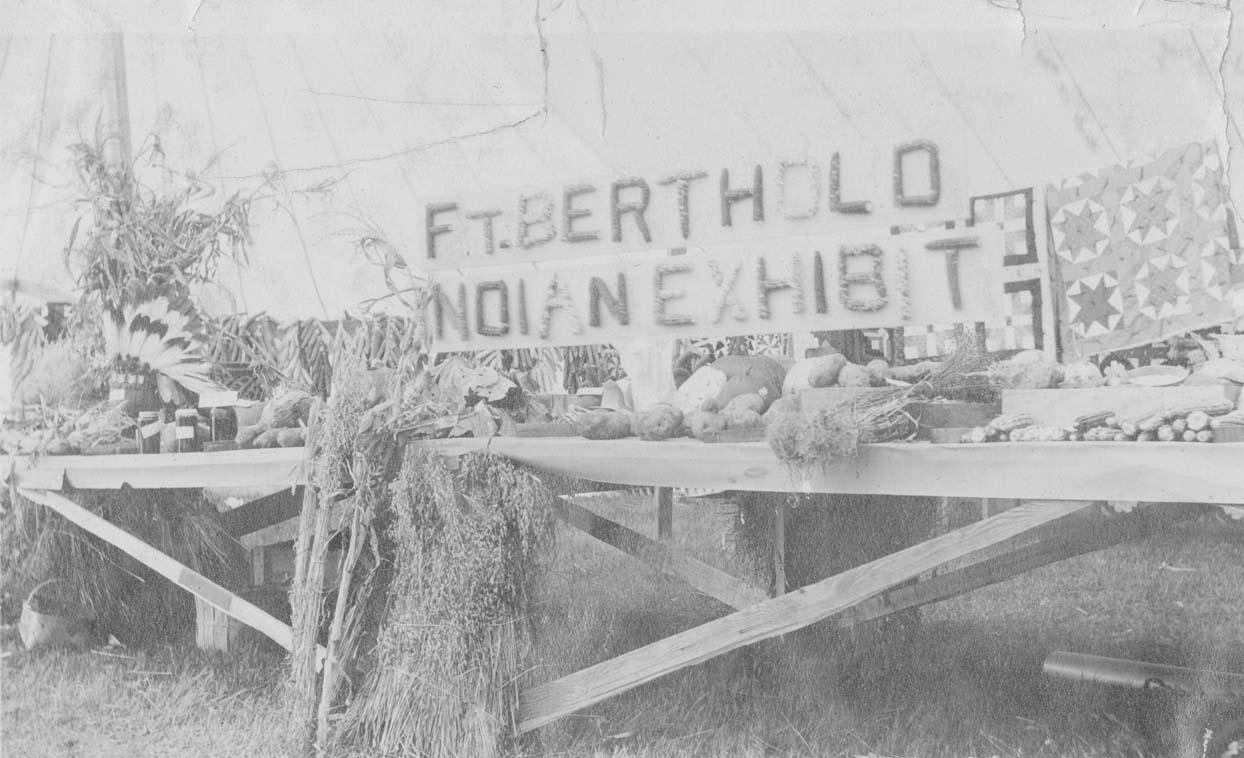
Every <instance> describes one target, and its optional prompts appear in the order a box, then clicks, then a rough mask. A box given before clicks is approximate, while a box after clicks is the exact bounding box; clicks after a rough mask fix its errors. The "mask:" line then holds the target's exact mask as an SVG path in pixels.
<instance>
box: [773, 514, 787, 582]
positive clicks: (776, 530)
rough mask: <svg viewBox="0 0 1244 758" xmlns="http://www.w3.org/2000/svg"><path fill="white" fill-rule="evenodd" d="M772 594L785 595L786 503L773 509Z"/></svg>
mask: <svg viewBox="0 0 1244 758" xmlns="http://www.w3.org/2000/svg"><path fill="white" fill-rule="evenodd" d="M773 594H774V596H777V595H785V594H786V503H785V502H781V503H778V505H777V507H776V508H774V509H773Z"/></svg>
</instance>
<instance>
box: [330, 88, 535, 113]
mask: <svg viewBox="0 0 1244 758" xmlns="http://www.w3.org/2000/svg"><path fill="white" fill-rule="evenodd" d="M355 85H356V86H357V85H358V82H357V81H356V82H355ZM307 92H309V93H311V94H312V95H318V96H320V97H340V98H346V99H350V100H364V101H367V102H372V103H388V104H390V105H445V106H454V107H458V108H510V107H516V106H528V107H529V106H538V105H540V103H533V102H527V103H498V102H495V101H494V102H483V101H470V100H403V99H401V98H393V97H375V96H371V95H352V94H350V93H348V92H328V91H326V90H317V89H314V88H312V87H310V86H308V87H307Z"/></svg>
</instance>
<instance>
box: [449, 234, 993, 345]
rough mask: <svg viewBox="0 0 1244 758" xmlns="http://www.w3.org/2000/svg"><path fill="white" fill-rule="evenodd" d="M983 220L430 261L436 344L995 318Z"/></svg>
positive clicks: (989, 245) (605, 339)
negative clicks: (917, 228)
mask: <svg viewBox="0 0 1244 758" xmlns="http://www.w3.org/2000/svg"><path fill="white" fill-rule="evenodd" d="M1002 245H1003V241H1002V234H1001V231H1000V229H999V228H997V227H996V226H994V225H992V224H991V225H981V226H976V227H967V228H958V229H938V230H935V231H927V232H915V233H909V234H900V235H892V234H890V233H889V230H888V229H886V230H882V231H879V232H878V233H876V234H875V235H871V236H867V235H853V236H849V237H848V236H819V237H789V238H784V239H780V240H767V241H748V242H740V243H733V244H725V245H715V246H705V247H698V246H696V247H688V248H675V249H673V250H661V251H650V252H643V253H629V254H626V255H623V256H600V257H594V258H585V259H578V260H576V261H575V262H574V263H573V264H569V263H568V262H565V261H560V262H552V261H550V262H538V263H537V262H532V263H528V264H525V265H513V266H507V267H487V268H483V269H466V270H462V271H448V270H442V271H436V272H433V273H432V276H431V278H432V283H433V287H434V298H433V303H432V307H431V311H430V314H429V315H430V319H431V325H432V334H433V340H434V347H435V349H436V350H438V351H454V350H485V349H493V348H516V347H530V346H557V345H574V344H591V343H611V342H624V341H628V340H634V339H639V338H649V339H653V340H660V339H662V338H667V339H674V338H678V337H703V336H727V335H737V334H755V333H766V332H801V331H802V332H807V331H820V330H839V329H867V328H880V327H899V326H903V325H904V324H906V323H913V324H923V323H945V322H965V321H966V322H970V321H992V320H996V319H997V318H998V317H999V316H1000V314H1001V309H1002V303H1001V298H1000V297H999V294H998V293H999V292H1000V291H1001V280H1002V260H1003V256H1002V255H1001V254H1000V252H999V251H1000V250H1001V247H1002Z"/></svg>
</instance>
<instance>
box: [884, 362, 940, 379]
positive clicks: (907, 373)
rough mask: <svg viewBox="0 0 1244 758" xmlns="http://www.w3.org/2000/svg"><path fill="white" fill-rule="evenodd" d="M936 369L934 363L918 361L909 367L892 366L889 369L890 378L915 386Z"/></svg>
mask: <svg viewBox="0 0 1244 758" xmlns="http://www.w3.org/2000/svg"><path fill="white" fill-rule="evenodd" d="M936 368H937V363H936V362H935V361H920V362H919V363H913V364H911V365H910V366H892V367H890V378H891V379H895V380H897V381H900V382H907V383H908V384H915V383H916V382H918V381H920V380H922V379H924V378H925V377H927V376H928V375H929V374H931V373H933V370H934V369H936Z"/></svg>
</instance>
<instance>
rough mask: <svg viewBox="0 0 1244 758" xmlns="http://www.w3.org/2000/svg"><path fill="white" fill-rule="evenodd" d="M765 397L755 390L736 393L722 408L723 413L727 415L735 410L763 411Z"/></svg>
mask: <svg viewBox="0 0 1244 758" xmlns="http://www.w3.org/2000/svg"><path fill="white" fill-rule="evenodd" d="M765 407H766V405H765V399H764V398H763V397H761V396H760V395H758V394H756V393H754V392H748V393H746V394H743V395H735V396H734V397H732V398H730V402H728V403H726V405H725V407H724V408H722V409H721V412H722V414H723V415H727V414H729V413H731V412H734V411H755V412H756V413H763V412H764V410H765Z"/></svg>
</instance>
